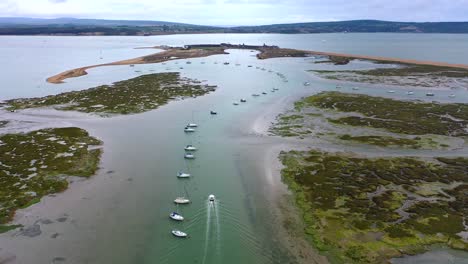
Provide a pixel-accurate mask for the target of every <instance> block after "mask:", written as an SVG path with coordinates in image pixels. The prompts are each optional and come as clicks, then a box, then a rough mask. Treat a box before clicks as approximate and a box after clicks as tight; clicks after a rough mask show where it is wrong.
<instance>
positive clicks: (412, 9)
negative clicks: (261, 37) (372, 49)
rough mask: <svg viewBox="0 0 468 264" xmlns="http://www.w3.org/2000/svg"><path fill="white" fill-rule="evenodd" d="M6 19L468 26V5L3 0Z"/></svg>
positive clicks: (463, 0) (425, 0)
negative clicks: (382, 22) (386, 22)
mask: <svg viewBox="0 0 468 264" xmlns="http://www.w3.org/2000/svg"><path fill="white" fill-rule="evenodd" d="M0 16H2V17H7V16H9V17H11V16H14V17H18V16H23V17H41V18H56V17H78V18H106V19H139V20H162V21H174V22H185V23H192V24H204V25H259V24H274V23H295V22H311V21H335V20H352V19H381V20H392V21H468V0H164V1H163V0H0Z"/></svg>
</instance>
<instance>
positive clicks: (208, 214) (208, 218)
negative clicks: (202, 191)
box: [202, 201, 211, 264]
mask: <svg viewBox="0 0 468 264" xmlns="http://www.w3.org/2000/svg"><path fill="white" fill-rule="evenodd" d="M210 226H211V202H209V201H208V204H207V208H206V232H205V250H204V253H203V261H202V264H205V262H206V257H207V255H208V240H209V239H210Z"/></svg>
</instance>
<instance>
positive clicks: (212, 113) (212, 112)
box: [210, 111, 218, 115]
mask: <svg viewBox="0 0 468 264" xmlns="http://www.w3.org/2000/svg"><path fill="white" fill-rule="evenodd" d="M217 114H218V112H216V111H210V115H217Z"/></svg>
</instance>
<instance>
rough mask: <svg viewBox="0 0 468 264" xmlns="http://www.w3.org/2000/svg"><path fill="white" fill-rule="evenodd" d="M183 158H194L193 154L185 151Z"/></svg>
mask: <svg viewBox="0 0 468 264" xmlns="http://www.w3.org/2000/svg"><path fill="white" fill-rule="evenodd" d="M184 158H186V159H194V158H195V155H193V154H192V153H185V155H184Z"/></svg>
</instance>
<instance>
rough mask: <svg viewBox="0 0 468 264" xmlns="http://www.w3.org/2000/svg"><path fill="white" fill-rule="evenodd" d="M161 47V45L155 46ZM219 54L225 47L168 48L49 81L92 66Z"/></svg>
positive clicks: (78, 75) (66, 73) (62, 79)
mask: <svg viewBox="0 0 468 264" xmlns="http://www.w3.org/2000/svg"><path fill="white" fill-rule="evenodd" d="M155 48H159V47H155ZM217 54H226V53H225V51H224V48H223V49H221V48H218V49H216V48H215V49H191V50H185V49H166V50H164V51H162V52H158V53H155V54H151V55H147V56H143V57H138V58H134V59H128V60H121V61H115V62H111V63H104V64H96V65H90V66H85V67H81V68H76V69H72V70H68V71H64V72H62V73H59V74H57V75H54V76H51V77H49V78H47V82H49V83H56V84H57V83H63V81H64V80H65V79H68V78H74V77H80V76H83V75H86V74H88V73H87V72H86V71H87V70H89V69H92V68H97V67H103V66H115V65H133V64H150V63H159V62H164V61H170V60H177V59H188V58H200V57H208V56H211V55H217Z"/></svg>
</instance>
